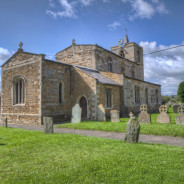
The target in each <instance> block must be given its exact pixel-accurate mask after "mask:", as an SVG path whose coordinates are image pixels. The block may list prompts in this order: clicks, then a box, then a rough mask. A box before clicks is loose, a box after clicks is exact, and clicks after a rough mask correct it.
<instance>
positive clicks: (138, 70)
mask: <svg viewBox="0 0 184 184" xmlns="http://www.w3.org/2000/svg"><path fill="white" fill-rule="evenodd" d="M109 62H111V63H112V72H114V73H122V72H121V66H123V68H124V72H123V73H124V74H125V75H126V76H128V77H132V70H134V73H135V78H136V79H140V80H144V71H143V65H141V64H138V63H135V62H132V61H129V60H127V59H125V58H122V57H120V56H118V55H116V54H114V53H113V52H110V51H108V50H105V49H103V48H102V47H98V46H97V50H96V69H97V70H100V71H105V72H108V63H109Z"/></svg>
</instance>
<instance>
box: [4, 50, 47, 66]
mask: <svg viewBox="0 0 184 184" xmlns="http://www.w3.org/2000/svg"><path fill="white" fill-rule="evenodd" d="M20 53H25V54H31V55H36V56H41V55H43V56H45V55H44V54H35V53H31V52H24V51H23V50H17V52H15V54H13V55H12V56H11V57H10V58H9V59H8V60H7V61H5V62H4V63H3V64H2V65H1V67H3V66H4V65H5V64H7V63H8V62H9V61H10V60H11V59H12V58H13V57H15V56H16V55H18V54H20Z"/></svg>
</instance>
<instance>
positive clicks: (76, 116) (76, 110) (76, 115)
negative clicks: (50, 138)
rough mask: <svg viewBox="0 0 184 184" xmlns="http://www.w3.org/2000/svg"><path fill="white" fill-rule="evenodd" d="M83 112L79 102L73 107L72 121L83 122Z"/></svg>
mask: <svg viewBox="0 0 184 184" xmlns="http://www.w3.org/2000/svg"><path fill="white" fill-rule="evenodd" d="M81 113H82V109H81V108H80V106H79V104H78V103H77V104H75V105H74V107H73V108H72V123H80V122H81Z"/></svg>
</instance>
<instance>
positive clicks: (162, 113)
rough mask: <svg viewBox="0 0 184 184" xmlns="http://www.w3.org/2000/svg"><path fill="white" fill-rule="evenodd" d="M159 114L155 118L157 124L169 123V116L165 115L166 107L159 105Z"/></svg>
mask: <svg viewBox="0 0 184 184" xmlns="http://www.w3.org/2000/svg"><path fill="white" fill-rule="evenodd" d="M159 111H160V114H159V115H158V117H157V122H158V123H170V116H169V115H168V114H167V106H166V105H161V106H160V108H159Z"/></svg>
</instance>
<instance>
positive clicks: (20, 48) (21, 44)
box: [19, 42, 23, 50]
mask: <svg viewBox="0 0 184 184" xmlns="http://www.w3.org/2000/svg"><path fill="white" fill-rule="evenodd" d="M22 46H23V43H22V42H20V43H19V50H22Z"/></svg>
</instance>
